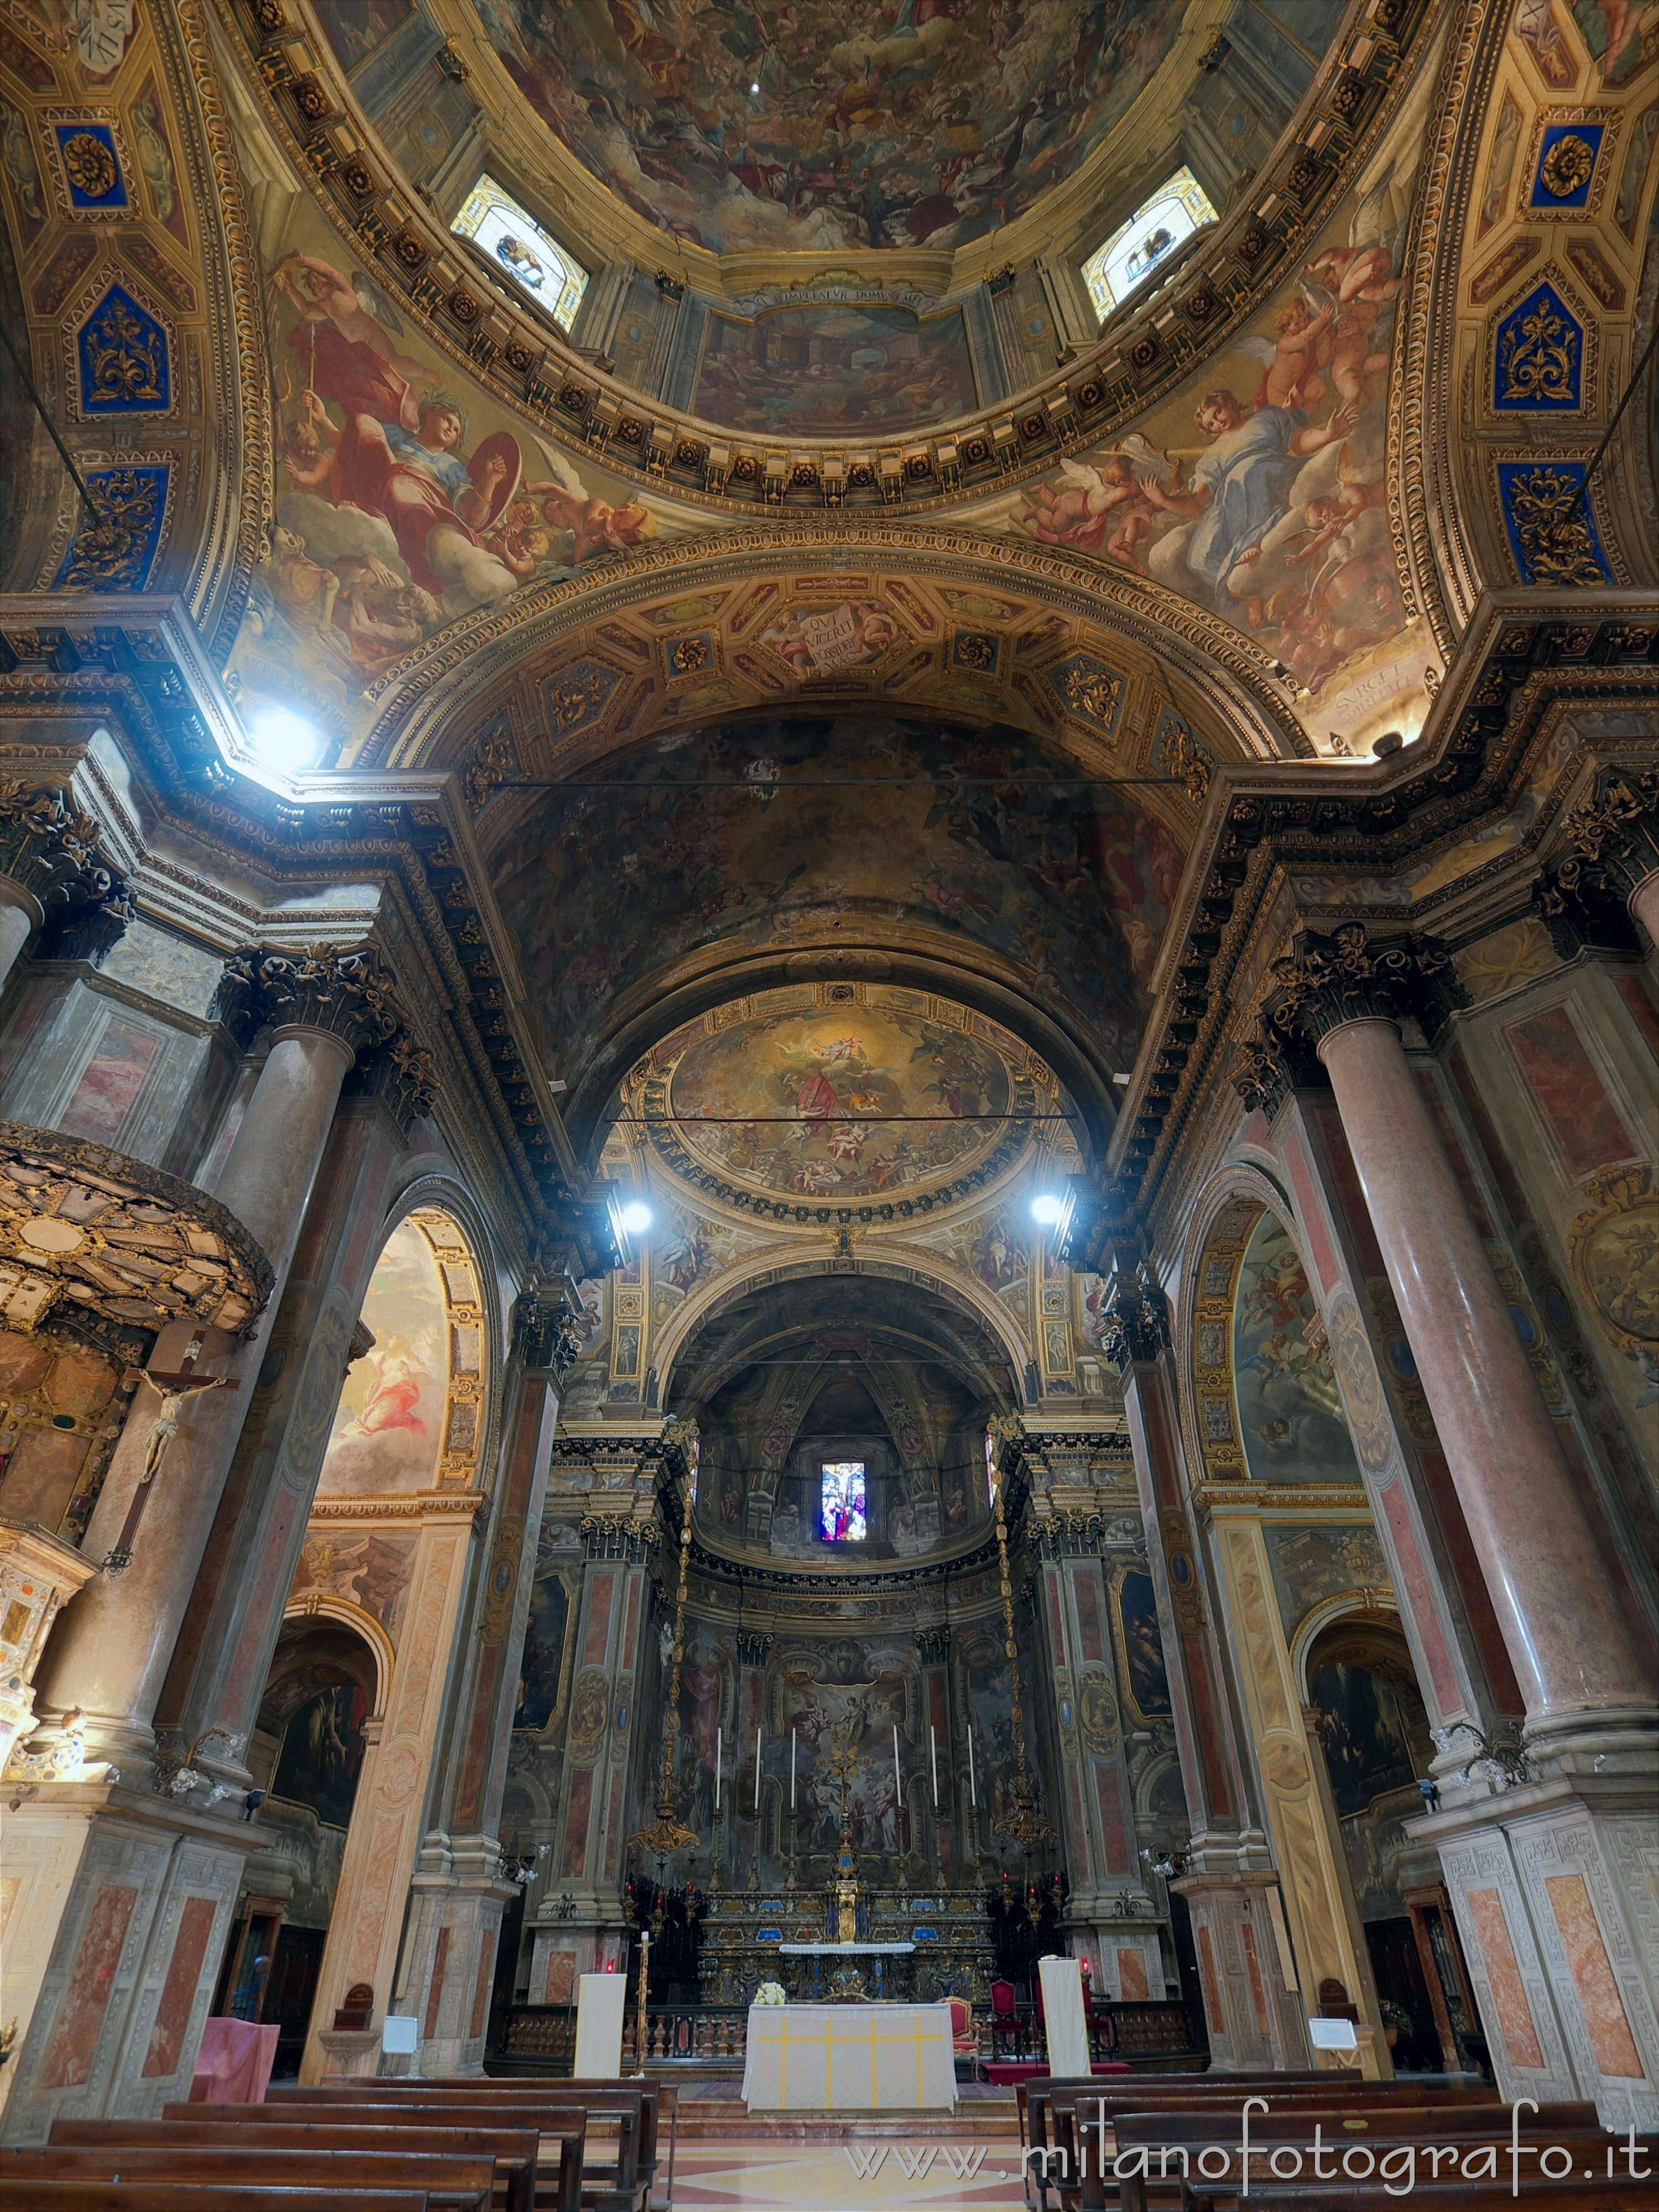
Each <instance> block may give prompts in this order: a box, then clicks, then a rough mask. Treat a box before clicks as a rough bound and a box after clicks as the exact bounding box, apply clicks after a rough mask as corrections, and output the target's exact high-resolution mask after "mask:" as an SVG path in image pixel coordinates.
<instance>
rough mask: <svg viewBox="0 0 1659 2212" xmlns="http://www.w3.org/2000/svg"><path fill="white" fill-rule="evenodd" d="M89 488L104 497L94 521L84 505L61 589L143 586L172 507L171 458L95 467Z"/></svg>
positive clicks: (56, 583) (57, 585) (59, 578)
mask: <svg viewBox="0 0 1659 2212" xmlns="http://www.w3.org/2000/svg"><path fill="white" fill-rule="evenodd" d="M87 489H88V490H89V491H90V492H91V494H92V495H93V497H94V499H95V500H96V501H97V502H98V508H99V513H98V518H97V520H95V521H94V520H93V518H92V517H91V516H89V515H88V514H87V513H86V512H85V510H84V509H82V515H81V519H80V521H79V525H78V526H77V528H76V533H75V536H74V537H73V538H71V539H70V548H69V550H68V552H67V553H65V554H64V559H63V565H62V566H61V567H60V568H59V569H58V574H57V575H56V576H55V577H54V578H53V579H52V589H53V590H54V591H55V592H142V591H143V588H144V586H145V585H146V584H147V583H148V582H149V571H150V564H151V562H153V561H154V560H155V548H156V546H157V544H159V543H160V540H161V523H162V520H163V519H164V518H165V516H166V513H167V463H166V462H165V461H157V462H152V463H150V464H149V465H143V466H134V467H131V468H119V469H89V470H88V471H87Z"/></svg>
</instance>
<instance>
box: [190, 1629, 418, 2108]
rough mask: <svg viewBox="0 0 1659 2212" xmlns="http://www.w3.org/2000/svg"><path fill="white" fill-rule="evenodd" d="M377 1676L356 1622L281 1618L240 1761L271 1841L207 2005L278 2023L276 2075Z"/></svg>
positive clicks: (315, 1956) (296, 2061) (299, 2023)
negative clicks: (214, 1997) (260, 1793)
mask: <svg viewBox="0 0 1659 2212" xmlns="http://www.w3.org/2000/svg"><path fill="white" fill-rule="evenodd" d="M384 1674H385V1666H384V1661H383V1656H382V1653H381V1652H380V1650H377V1649H376V1645H375V1644H374V1641H372V1640H371V1637H370V1636H369V1635H368V1634H366V1633H365V1632H364V1631H363V1629H362V1628H361V1627H359V1626H355V1625H353V1624H351V1623H349V1622H348V1621H346V1620H341V1619H339V1618H337V1617H336V1616H334V1615H332V1614H328V1615H325V1614H322V1613H303V1614H300V1615H290V1616H289V1619H288V1620H287V1621H286V1622H285V1623H284V1625H283V1632H282V1635H281V1637H280V1638H278V1641H277V1645H276V1656H275V1658H274V1659H273V1660H272V1662H271V1668H270V1679H269V1680H268V1681H267V1682H266V1685H265V1693H264V1698H263V1699H262V1700H261V1701H260V1705H259V1717H258V1724H257V1726H256V1728H255V1730H254V1734H253V1740H252V1744H251V1745H250V1747H249V1750H248V1766H249V1771H251V1773H252V1776H253V1779H254V1783H255V1784H256V1786H257V1787H258V1788H260V1789H262V1790H264V1793H265V1797H264V1804H263V1805H262V1806H261V1807H260V1808H259V1817H260V1820H261V1824H262V1826H264V1828H265V1829H267V1830H268V1831H270V1841H269V1842H268V1843H267V1844H265V1846H264V1849H263V1850H260V1851H259V1852H258V1854H257V1855H256V1856H255V1857H253V1858H252V1859H251V1860H250V1861H249V1862H248V1865H247V1870H246V1876H245V1879H246V1885H247V1887H246V1895H245V1897H244V1899H243V1905H242V1910H241V1912H240V1917H239V1919H238V1923H237V1926H236V1929H235V1930H234V1934H233V1936H232V1939H231V1943H230V1947H229V1950H228V1954H227V1957H226V1963H225V1970H224V1973H223V1976H222V1981H221V1987H220V1995H219V2000H218V2002H217V2004H216V2008H215V2009H216V2011H218V2012H221V2013H228V2014H229V2015H231V2016H232V2017H234V2018H235V2019H238V2020H247V2021H264V2022H266V2023H272V2022H274V2023H275V2024H276V2026H277V2027H278V2028H279V2029H280V2030H281V2034H280V2037H279V2039H278V2042H277V2045H276V2064H275V2067H274V2069H273V2078H274V2079H276V2080H277V2081H293V2080H295V2079H296V2078H297V2076H298V2074H299V2071H300V2059H301V2053H302V2052H303V2051H304V2048H305V2039H306V2033H307V2028H308V2027H309V2025H310V2021H311V2013H312V2004H313V1998H314V1997H315V1996H316V1991H317V1980H318V1976H319V1972H321V1968H322V1962H323V1948H324V1945H325V1942H326V1941H327V1936H328V1927H329V1922H330V1919H331V1917H332V1914H333V1911H334V1900H335V1895H336V1892H337V1889H338V1887H339V1879H340V1868H341V1864H342V1862H343V1858H344V1856H345V1845H346V1835H347V1832H348V1830H349V1826H350V1823H351V1814H352V1809H353V1807H354V1806H355V1804H356V1797H357V1785H358V1783H359V1780H360V1778H361V1776H362V1765H363V1758H364V1753H365V1751H366V1748H367V1743H366V1732H367V1730H368V1723H370V1721H371V1720H372V1719H374V1717H375V1716H376V1714H377V1713H378V1711H379V1706H380V1689H381V1686H382V1681H383V1678H384Z"/></svg>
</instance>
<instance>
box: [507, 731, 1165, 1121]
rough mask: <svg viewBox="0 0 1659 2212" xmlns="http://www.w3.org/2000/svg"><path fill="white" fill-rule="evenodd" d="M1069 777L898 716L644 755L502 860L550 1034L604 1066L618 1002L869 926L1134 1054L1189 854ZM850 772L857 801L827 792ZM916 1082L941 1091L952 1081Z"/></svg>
mask: <svg viewBox="0 0 1659 2212" xmlns="http://www.w3.org/2000/svg"><path fill="white" fill-rule="evenodd" d="M757 760H764V761H765V762H766V763H768V764H769V769H770V768H772V767H774V766H775V769H776V771H777V781H776V787H775V794H774V795H773V796H771V797H770V799H768V800H764V801H763V803H757V793H754V792H752V791H750V790H748V789H744V788H736V789H734V788H731V786H732V784H734V783H737V782H739V781H740V779H741V778H742V777H743V775H744V771H745V770H746V769H749V767H750V763H753V762H756V761H757ZM1050 772H1051V770H1050V763H1049V762H1048V757H1047V756H1046V755H1045V754H1043V753H1042V751H1040V750H1038V748H1037V747H1036V745H1035V744H1032V743H1031V741H1030V740H1029V739H1027V738H1020V737H1015V736H1013V735H1012V734H1011V733H1004V732H996V733H994V734H986V733H981V732H969V731H963V730H957V729H953V728H951V727H950V726H945V725H943V724H939V723H935V722H931V721H918V722H901V721H899V720H896V719H894V720H890V719H888V718H887V717H884V716H882V715H878V714H870V715H862V716H848V717H844V718H836V717H831V716H828V715H825V716H822V717H812V716H799V717H793V716H792V717H790V718H788V719H778V720H761V721H753V722H746V723H744V724H741V725H736V726H732V727H730V728H728V729H725V730H720V729H714V730H709V731H707V732H696V734H695V735H691V736H688V737H687V738H686V739H685V740H684V742H683V743H682V744H678V745H677V746H676V747H675V748H674V750H672V751H671V752H670V751H665V750H661V749H659V748H655V747H653V749H652V750H649V751H648V752H647V751H643V750H635V752H634V753H633V754H632V755H630V756H624V757H623V759H622V760H621V761H620V763H619V764H618V766H617V769H615V770H614V771H613V773H615V774H617V775H622V776H626V777H628V778H629V781H630V786H631V787H630V788H629V790H627V791H624V792H621V793H618V792H614V791H605V792H604V793H590V792H578V793H569V794H568V795H565V794H560V795H556V796H554V797H552V798H550V801H549V804H548V805H546V807H545V808H544V809H543V810H542V811H539V812H538V813H537V814H535V815H532V816H530V817H526V820H525V821H524V822H522V823H520V824H519V825H518V826H517V827H516V828H514V829H513V830H512V831H511V832H510V833H509V835H508V836H507V839H506V841H505V842H504V843H503V844H502V846H501V848H499V849H498V850H497V851H496V852H495V854H493V856H492V861H493V866H494V871H495V882H496V886H497V896H498V897H499V898H500V900H501V908H502V912H503V914H504V915H505V917H506V919H507V921H508V923H509V924H510V926H511V927H513V929H514V930H515V931H516V932H517V933H518V937H519V942H520V947H521V948H522V955H523V962H524V967H525V970H526V976H527V977H528V979H529V980H530V982H531V987H532V990H533V991H534V992H536V993H537V994H538V995H539V998H540V1002H541V1006H542V1018H543V1022H544V1032H545V1034H546V1035H547V1036H549V1037H557V1038H558V1040H559V1049H560V1054H561V1057H562V1061H563V1063H564V1064H566V1065H570V1066H584V1065H586V1064H587V1062H588V1060H589V1059H590V1056H591V1055H592V1054H595V1052H596V1051H597V1050H598V1048H599V1039H600V1037H601V1036H603V1034H604V1033H605V1030H606V1029H607V1028H608V1027H609V1026H610V1024H611V1018H612V1011H613V1004H614V1002H616V1001H618V1000H623V999H624V998H625V997H626V995H627V994H629V992H630V991H631V990H633V989H635V988H636V987H644V986H645V984H646V982H647V977H648V976H649V975H652V974H654V973H657V972H659V969H660V968H661V966H662V964H663V963H665V962H670V961H672V960H674V959H676V958H678V957H681V956H683V955H684V954H686V953H689V952H690V951H694V950H696V949H697V948H699V947H702V946H705V945H713V944H716V943H720V944H722V945H732V946H738V945H755V946H764V947H765V948H766V949H768V950H769V951H779V950H784V949H787V948H790V947H792V946H793V945H812V944H818V943H823V942H824V941H825V940H826V939H829V938H830V934H831V927H832V925H836V926H839V925H842V924H845V925H846V926H847V927H856V926H857V925H858V924H859V923H860V922H866V923H867V924H868V925H869V926H870V927H872V929H877V930H878V931H879V932H880V933H882V934H884V935H886V936H887V937H889V938H891V937H892V935H893V933H895V931H897V932H898V933H901V934H902V935H905V936H908V938H909V939H910V940H911V941H912V942H927V941H933V942H937V941H938V939H939V938H940V937H941V936H944V937H946V938H950V937H957V936H960V937H963V938H967V939H971V940H972V941H973V942H975V944H976V945H981V946H983V947H985V948H987V949H989V950H993V951H998V952H1001V953H1004V954H1006V956H1007V957H1009V958H1010V959H1012V960H1013V961H1016V962H1018V964H1019V965H1020V967H1021V968H1022V969H1023V970H1024V976H1025V981H1026V987H1027V988H1028V989H1029V990H1030V993H1031V994H1032V996H1033V997H1034V998H1036V1000H1038V1001H1039V1002H1040V1003H1042V1004H1043V1005H1046V1006H1049V1007H1051V1008H1053V1009H1054V1011H1055V1012H1058V1013H1061V1014H1063V1015H1064V1016H1065V1017H1066V1018H1067V1019H1068V1020H1070V1021H1077V1020H1081V1021H1083V1022H1084V1023H1085V1024H1087V1025H1089V1026H1090V1027H1091V1029H1092V1030H1094V1032H1095V1034H1096V1036H1097V1037H1098V1038H1099V1039H1100V1041H1101V1042H1102V1045H1103V1048H1104V1049H1105V1050H1106V1051H1107V1052H1109V1053H1130V1054H1132V1053H1133V1049H1134V1045H1135V1041H1136V1039H1137V1037H1138V1036H1139V1030H1140V1025H1141V1022H1142V1020H1143V1018H1144V1011H1145V1008H1146V1004H1147V990H1148V986H1149V984H1150V981H1151V976H1152V965H1153V962H1154V960H1155V958H1156V956H1157V948H1158V939H1159V937H1160V935H1161V933H1162V932H1163V930H1164V927H1165V926H1166V924H1167V922H1168V920H1169V915H1170V903H1171V902H1172V900H1173V898H1174V896H1175V890H1176V884H1177V882H1178V880H1179V877H1180V871H1181V859H1182V855H1181V851H1180V848H1179V847H1178V846H1177V845H1176V841H1175V839H1174V838H1173V837H1172V836H1170V833H1169V831H1168V830H1167V829H1164V826H1163V825H1162V824H1161V823H1158V821H1156V820H1155V819H1154V818H1153V817H1151V816H1149V815H1147V814H1146V813H1143V812H1142V811H1140V809H1139V807H1137V806H1136V805H1134V804H1133V800H1132V799H1128V798H1127V797H1121V796H1120V795H1119V794H1118V793H1115V792H1102V793H1100V794H1099V797H1098V799H1097V801H1096V803H1095V804H1094V805H1092V806H1087V807H1083V806H1079V804H1078V794H1077V793H1076V792H1075V790H1074V789H1070V788H1061V789H1056V788H1054V787H1044V784H1043V778H1044V777H1045V775H1048V773H1050ZM826 775H833V777H834V779H835V780H836V782H837V783H838V784H843V785H845V786H846V788H841V789H836V790H825V789H823V788H821V787H819V786H821V784H822V781H823V779H824V778H825V777H826ZM912 779H915V780H919V784H918V781H910V780H912ZM901 780H905V781H901ZM884 783H886V784H888V785H890V786H892V788H890V789H888V790H885V791H884V790H883V789H882V788H881V786H882V785H883V784H884ZM711 784H713V785H715V786H720V785H724V786H725V787H724V788H719V787H716V788H709V786H710V785H711ZM597 1064H598V1065H600V1066H603V1065H604V1060H603V1057H601V1058H600V1059H599V1061H598V1063H597ZM1110 1064H1111V1065H1112V1066H1127V1065H1128V1064H1129V1063H1128V1060H1127V1059H1116V1060H1112V1061H1111V1063H1110ZM896 1073H898V1074H899V1075H901V1076H902V1085H903V1086H904V1087H906V1088H910V1087H915V1088H920V1087H921V1086H924V1085H928V1084H931V1083H933V1082H934V1081H935V1080H936V1079H940V1076H941V1073H942V1072H941V1070H940V1068H939V1066H938V1064H937V1062H936V1061H933V1060H930V1059H924V1060H918V1061H915V1063H914V1065H911V1064H909V1063H908V1062H907V1064H906V1065H905V1066H904V1067H903V1068H902V1071H896ZM945 1079H946V1080H947V1081H948V1080H950V1078H949V1077H948V1075H946V1076H945ZM833 1087H834V1086H833V1085H831V1088H833ZM773 1095H774V1096H775V1091H774V1093H773ZM878 1095H881V1094H880V1093H879V1092H878Z"/></svg>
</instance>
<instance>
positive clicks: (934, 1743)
mask: <svg viewBox="0 0 1659 2212" xmlns="http://www.w3.org/2000/svg"><path fill="white" fill-rule="evenodd" d="M927 1756H928V1758H929V1759H930V1760H931V1761H932V1762H933V1810H934V1811H935V1812H936V1813H937V1812H938V1810H939V1738H938V1736H937V1735H935V1734H934V1733H933V1723H932V1721H929V1722H928V1723H927Z"/></svg>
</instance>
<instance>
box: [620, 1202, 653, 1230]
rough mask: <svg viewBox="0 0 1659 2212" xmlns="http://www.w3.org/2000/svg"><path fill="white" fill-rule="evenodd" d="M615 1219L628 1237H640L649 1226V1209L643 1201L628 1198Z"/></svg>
mask: <svg viewBox="0 0 1659 2212" xmlns="http://www.w3.org/2000/svg"><path fill="white" fill-rule="evenodd" d="M617 1219H618V1220H619V1221H620V1222H621V1223H622V1225H623V1228H624V1229H625V1230H626V1231H628V1233H629V1236H630V1237H639V1236H642V1235H643V1234H644V1232H645V1231H647V1229H648V1228H649V1227H650V1226H651V1209H650V1207H649V1206H647V1204H646V1203H645V1201H644V1200H643V1199H640V1198H630V1199H629V1200H628V1201H627V1202H626V1204H625V1205H624V1206H623V1209H622V1212H620V1214H618V1216H617Z"/></svg>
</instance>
